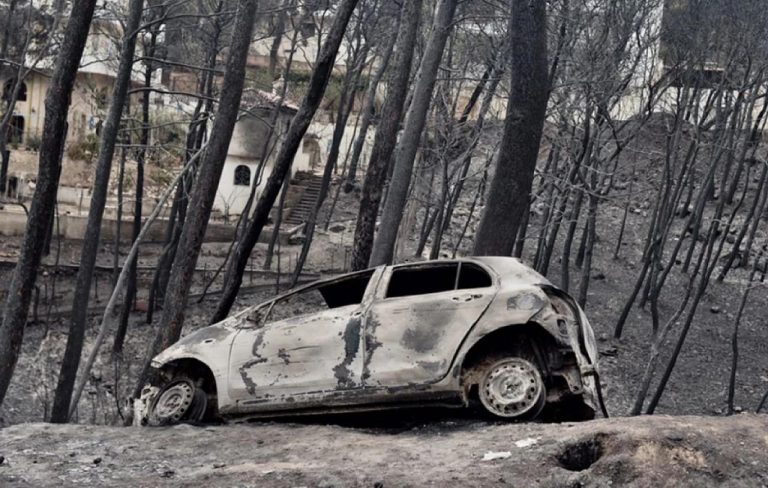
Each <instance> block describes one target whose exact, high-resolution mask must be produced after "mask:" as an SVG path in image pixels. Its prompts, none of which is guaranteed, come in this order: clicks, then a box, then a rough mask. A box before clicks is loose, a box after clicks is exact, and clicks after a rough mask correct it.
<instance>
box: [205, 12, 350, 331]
mask: <svg viewBox="0 0 768 488" xmlns="http://www.w3.org/2000/svg"><path fill="white" fill-rule="evenodd" d="M357 2H358V0H343V1H342V2H341V4H340V5H339V7H338V11H337V13H336V18H335V19H334V21H333V26H332V27H331V31H330V32H329V33H328V36H327V37H326V40H325V43H324V44H323V47H322V49H321V50H320V53H319V55H318V60H317V63H316V65H315V70H314V71H313V72H312V77H311V78H310V80H309V88H308V90H307V94H306V95H305V96H304V100H303V101H302V102H301V106H300V107H299V111H298V112H297V113H296V115H294V117H293V120H291V124H290V127H289V128H288V133H287V134H286V136H285V139H284V141H283V144H282V146H281V147H280V151H279V152H278V154H277V158H276V159H275V164H274V167H273V168H272V173H271V174H270V175H269V178H268V179H267V182H266V183H265V185H264V188H263V189H262V192H261V196H260V197H259V201H258V202H257V203H256V209H255V210H254V213H253V217H252V219H251V221H250V222H249V223H248V227H247V228H246V230H245V232H243V234H242V236H241V238H240V239H239V241H238V243H237V244H236V245H235V249H234V253H233V256H232V266H231V267H230V268H229V269H228V271H227V274H226V275H225V277H224V287H223V289H222V294H221V298H220V299H219V303H218V305H217V307H216V312H214V314H213V317H212V318H211V323H216V322H219V321H221V320H222V319H224V318H225V317H226V316H227V314H228V313H229V310H230V308H231V307H232V304H233V303H234V301H235V297H236V296H237V292H238V290H240V284H241V283H242V281H243V273H244V272H245V268H246V266H247V265H248V258H249V257H250V255H251V251H252V250H253V246H255V245H256V241H257V240H258V238H259V234H261V231H262V230H263V229H264V226H265V225H266V223H267V219H268V218H269V212H270V210H271V209H272V206H273V205H274V203H275V200H276V199H277V196H278V194H279V193H280V188H281V187H282V186H283V179H285V178H286V177H287V175H288V170H289V169H290V166H291V163H292V162H293V158H294V156H295V155H296V152H297V151H298V149H299V144H300V143H301V140H302V138H303V137H304V134H305V133H306V132H307V128H309V124H310V122H312V117H313V116H314V114H315V111H317V108H318V106H319V105H320V101H321V100H322V99H323V95H324V94H325V88H326V87H327V85H328V80H329V79H330V76H331V72H332V71H333V67H334V60H335V59H336V53H337V52H338V51H339V46H340V45H341V41H342V39H343V38H344V32H345V31H346V28H347V24H348V23H349V19H350V17H351V16H352V12H353V11H354V9H355V7H356V6H357Z"/></svg>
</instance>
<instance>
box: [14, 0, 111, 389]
mask: <svg viewBox="0 0 768 488" xmlns="http://www.w3.org/2000/svg"><path fill="white" fill-rule="evenodd" d="M95 5H96V1H95V0H75V2H74V3H73V5H72V9H73V11H75V12H78V15H76V16H72V17H71V18H70V20H69V22H68V23H67V28H66V30H65V32H64V37H63V39H62V43H61V45H60V47H59V54H58V56H57V58H56V65H55V67H54V70H53V75H52V76H51V81H50V86H49V88H48V93H47V94H46V97H45V120H44V122H43V135H42V141H41V147H40V162H39V167H38V172H37V183H36V187H35V194H34V196H33V197H32V205H31V207H30V209H29V216H28V218H27V228H26V231H25V233H24V240H23V241H22V244H21V250H20V253H19V260H18V262H17V264H16V267H15V268H14V270H13V274H12V276H11V282H10V285H9V286H8V296H7V298H6V301H5V307H4V309H3V321H2V324H0V357H2V358H3V359H2V361H0V404H2V402H3V399H4V398H5V393H6V391H7V390H8V385H9V384H10V382H11V377H12V376H13V370H14V369H15V367H16V361H17V360H18V358H19V350H20V349H21V341H22V338H23V337H24V326H25V325H26V321H27V313H28V311H29V302H30V300H31V298H32V290H33V289H34V287H35V279H36V278H37V269H38V266H39V265H40V259H41V258H42V253H43V246H44V244H45V236H46V234H47V233H48V225H49V223H50V221H51V216H52V215H53V212H54V207H55V205H56V191H57V189H58V185H59V176H60V175H61V160H60V156H61V153H62V151H63V148H64V141H65V138H66V130H67V114H68V112H69V103H70V100H71V97H72V88H73V87H74V84H75V78H76V76H77V69H78V66H79V64H80V58H81V56H82V54H83V49H84V48H85V41H86V39H87V38H88V29H89V28H90V25H91V19H92V18H93V10H94V7H95Z"/></svg>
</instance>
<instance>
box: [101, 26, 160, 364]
mask: <svg viewBox="0 0 768 488" xmlns="http://www.w3.org/2000/svg"><path fill="white" fill-rule="evenodd" d="M156 43H157V30H154V29H153V31H152V33H151V34H150V40H149V46H148V49H147V55H148V56H149V57H150V58H152V57H154V54H155V46H156ZM153 70H154V66H153V63H152V61H149V60H148V61H147V64H146V66H145V69H144V87H145V88H149V87H150V85H151V84H152V71H153ZM149 102H150V99H149V90H145V91H144V94H143V97H142V99H141V139H140V141H139V153H138V155H137V156H136V199H135V202H134V206H133V236H132V239H131V241H132V242H135V241H136V239H137V238H138V237H139V232H141V214H142V207H143V202H144V164H145V162H146V159H147V149H148V147H149V135H150V127H149ZM138 252H139V251H138V249H137V251H136V257H135V258H134V259H133V260H132V261H131V263H130V270H129V273H128V283H127V284H126V287H125V295H124V296H123V308H122V309H121V310H120V322H119V323H118V326H117V331H116V332H115V341H114V342H113V343H112V352H113V353H117V354H119V353H122V352H123V342H124V341H125V334H126V332H127V331H128V318H129V317H130V315H131V311H132V310H133V302H134V300H135V299H136V280H137V276H136V275H137V268H138V263H139V256H138Z"/></svg>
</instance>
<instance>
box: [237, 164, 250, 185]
mask: <svg viewBox="0 0 768 488" xmlns="http://www.w3.org/2000/svg"><path fill="white" fill-rule="evenodd" d="M250 184H251V168H249V167H248V166H245V165H243V164H241V165H240V166H238V167H237V168H235V185H237V186H249V185H250Z"/></svg>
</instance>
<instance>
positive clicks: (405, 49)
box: [352, 0, 423, 270]
mask: <svg viewBox="0 0 768 488" xmlns="http://www.w3.org/2000/svg"><path fill="white" fill-rule="evenodd" d="M422 4H423V0H405V2H404V4H403V7H402V11H401V13H400V19H401V20H400V27H399V29H398V32H397V41H396V43H395V62H394V64H393V66H392V77H391V78H390V80H389V84H388V85H389V86H388V89H387V98H386V99H385V100H384V106H383V107H382V109H381V120H380V121H379V126H378V128H377V129H376V135H375V136H374V140H373V148H372V149H371V157H370V159H369V160H368V170H367V171H366V174H365V181H364V182H363V191H362V194H361V196H360V211H359V213H358V216H357V225H356V226H355V238H354V248H353V250H352V269H353V270H361V269H365V268H367V267H368V261H369V259H370V256H371V249H372V246H373V235H374V232H375V230H376V216H377V215H378V213H379V205H380V204H381V196H382V193H383V190H384V180H385V178H386V175H387V167H388V166H389V161H390V159H391V157H392V152H393V151H394V148H395V143H396V142H397V130H398V128H399V126H400V118H401V117H402V113H403V106H404V104H405V99H406V97H407V93H408V80H409V78H410V74H411V64H413V54H414V46H415V45H416V37H417V34H418V30H419V20H420V18H421V8H422Z"/></svg>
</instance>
